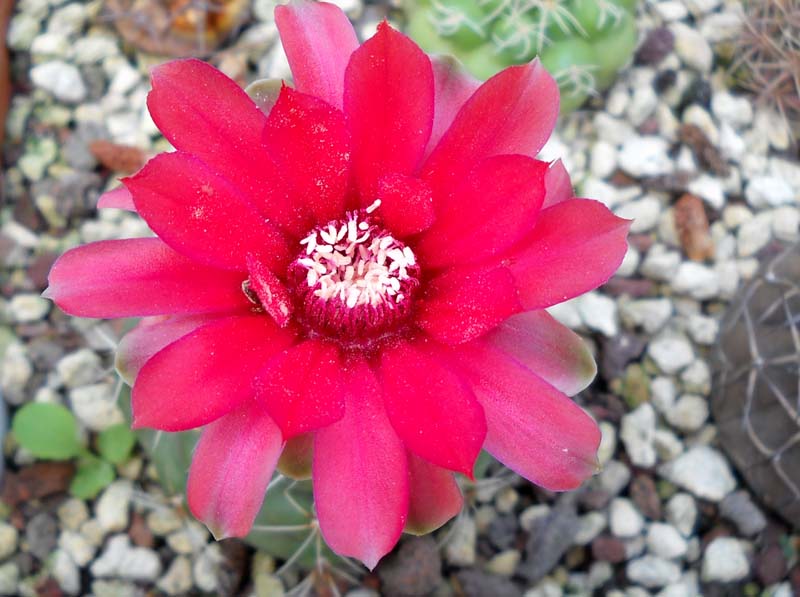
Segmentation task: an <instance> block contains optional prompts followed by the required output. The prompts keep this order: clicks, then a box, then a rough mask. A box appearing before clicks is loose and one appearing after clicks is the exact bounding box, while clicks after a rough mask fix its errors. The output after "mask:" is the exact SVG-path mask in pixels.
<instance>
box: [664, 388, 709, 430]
mask: <svg viewBox="0 0 800 597" xmlns="http://www.w3.org/2000/svg"><path fill="white" fill-rule="evenodd" d="M664 414H665V416H666V419H667V421H668V422H669V424H670V425H672V426H673V427H675V428H677V429H679V430H681V431H684V432H692V431H697V430H698V429H700V428H701V427H702V426H703V425H704V424H705V422H706V420H707V419H708V401H706V399H705V398H703V397H702V396H695V395H694V394H686V395H685V396H681V397H680V398H678V401H677V402H676V403H675V405H674V406H673V407H672V408H671V409H670V410H668V411H667V412H666V413H664Z"/></svg>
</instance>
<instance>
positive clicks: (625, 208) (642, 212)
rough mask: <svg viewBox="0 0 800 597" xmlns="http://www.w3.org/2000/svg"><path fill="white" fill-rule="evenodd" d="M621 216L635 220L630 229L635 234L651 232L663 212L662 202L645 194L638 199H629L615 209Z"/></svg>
mask: <svg viewBox="0 0 800 597" xmlns="http://www.w3.org/2000/svg"><path fill="white" fill-rule="evenodd" d="M614 213H615V214H616V215H618V216H619V217H621V218H627V219H629V220H633V222H632V223H631V229H630V231H631V232H632V233H634V234H637V233H642V232H649V231H650V230H652V229H653V228H655V226H656V224H657V223H658V217H659V215H660V214H661V202H660V201H659V200H658V199H656V198H655V197H652V196H645V197H642V198H641V199H638V200H636V201H629V202H628V203H624V204H622V205H620V206H618V207H617V208H615V209H614Z"/></svg>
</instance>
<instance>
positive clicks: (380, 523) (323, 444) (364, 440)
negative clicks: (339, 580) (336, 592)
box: [313, 359, 408, 569]
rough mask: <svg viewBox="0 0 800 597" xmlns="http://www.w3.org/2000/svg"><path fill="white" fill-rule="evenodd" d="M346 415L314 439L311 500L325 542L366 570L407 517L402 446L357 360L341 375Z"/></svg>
mask: <svg viewBox="0 0 800 597" xmlns="http://www.w3.org/2000/svg"><path fill="white" fill-rule="evenodd" d="M342 388H343V393H344V399H345V403H346V411H345V415H344V417H343V418H342V419H341V420H340V421H338V422H337V423H334V424H333V425H331V426H329V427H326V428H325V429H322V430H321V431H319V432H317V434H316V437H315V439H314V464H313V479H314V498H315V501H316V507H317V514H318V516H319V524H320V530H321V531H322V536H323V537H324V538H325V542H326V543H327V544H328V545H330V546H331V548H332V549H333V550H334V551H335V552H336V553H338V554H340V555H343V556H351V557H354V558H358V559H359V560H361V561H362V562H364V564H365V565H366V566H367V567H368V568H370V569H372V568H374V567H375V565H376V564H377V563H378V560H380V559H381V558H382V557H383V556H384V555H386V554H387V553H388V552H389V551H390V550H391V549H392V548H393V547H394V545H395V544H396V543H397V540H398V539H399V538H400V534H401V533H402V532H403V526H404V525H405V521H406V514H407V512H408V467H407V464H406V453H405V449H404V448H403V443H402V442H401V441H400V439H399V438H398V437H397V435H396V434H395V432H394V429H392V426H391V424H390V423H389V420H388V418H387V416H386V412H385V410H384V407H383V404H382V401H381V388H380V385H379V384H378V382H377V380H376V379H375V374H374V373H373V372H372V371H370V369H369V367H368V365H367V364H366V363H365V362H364V361H363V360H360V359H357V361H356V362H355V363H353V364H352V365H351V366H350V367H349V370H348V371H347V372H345V379H344V383H343V384H342Z"/></svg>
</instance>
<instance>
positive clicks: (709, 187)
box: [687, 174, 725, 209]
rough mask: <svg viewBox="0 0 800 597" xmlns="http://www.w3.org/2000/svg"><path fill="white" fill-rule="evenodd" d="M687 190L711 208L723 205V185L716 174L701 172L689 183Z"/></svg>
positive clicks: (718, 207) (720, 207)
mask: <svg viewBox="0 0 800 597" xmlns="http://www.w3.org/2000/svg"><path fill="white" fill-rule="evenodd" d="M687 190H688V191H689V192H690V193H692V195H696V196H697V197H700V198H701V199H702V200H703V201H705V202H706V203H708V205H709V206H711V207H712V208H713V209H722V208H723V206H724V205H725V187H724V186H723V184H722V181H721V180H720V179H719V178H717V177H716V176H710V175H708V174H701V175H700V176H698V177H697V178H695V179H694V180H693V181H691V182H690V183H689V186H688V187H687Z"/></svg>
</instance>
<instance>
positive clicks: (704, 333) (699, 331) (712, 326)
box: [686, 314, 719, 346]
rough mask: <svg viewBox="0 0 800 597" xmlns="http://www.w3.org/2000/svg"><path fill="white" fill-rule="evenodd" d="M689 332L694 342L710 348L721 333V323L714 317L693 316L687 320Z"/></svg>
mask: <svg viewBox="0 0 800 597" xmlns="http://www.w3.org/2000/svg"><path fill="white" fill-rule="evenodd" d="M686 323H687V326H686V327H687V331H688V332H689V336H691V338H692V340H694V341H695V342H697V343H698V344H705V345H707V346H710V345H712V344H714V342H715V341H716V339H717V334H718V333H719V323H718V322H717V320H716V319H713V318H712V317H707V316H705V315H699V314H693V315H690V316H689V318H688V320H687V322H686Z"/></svg>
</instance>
